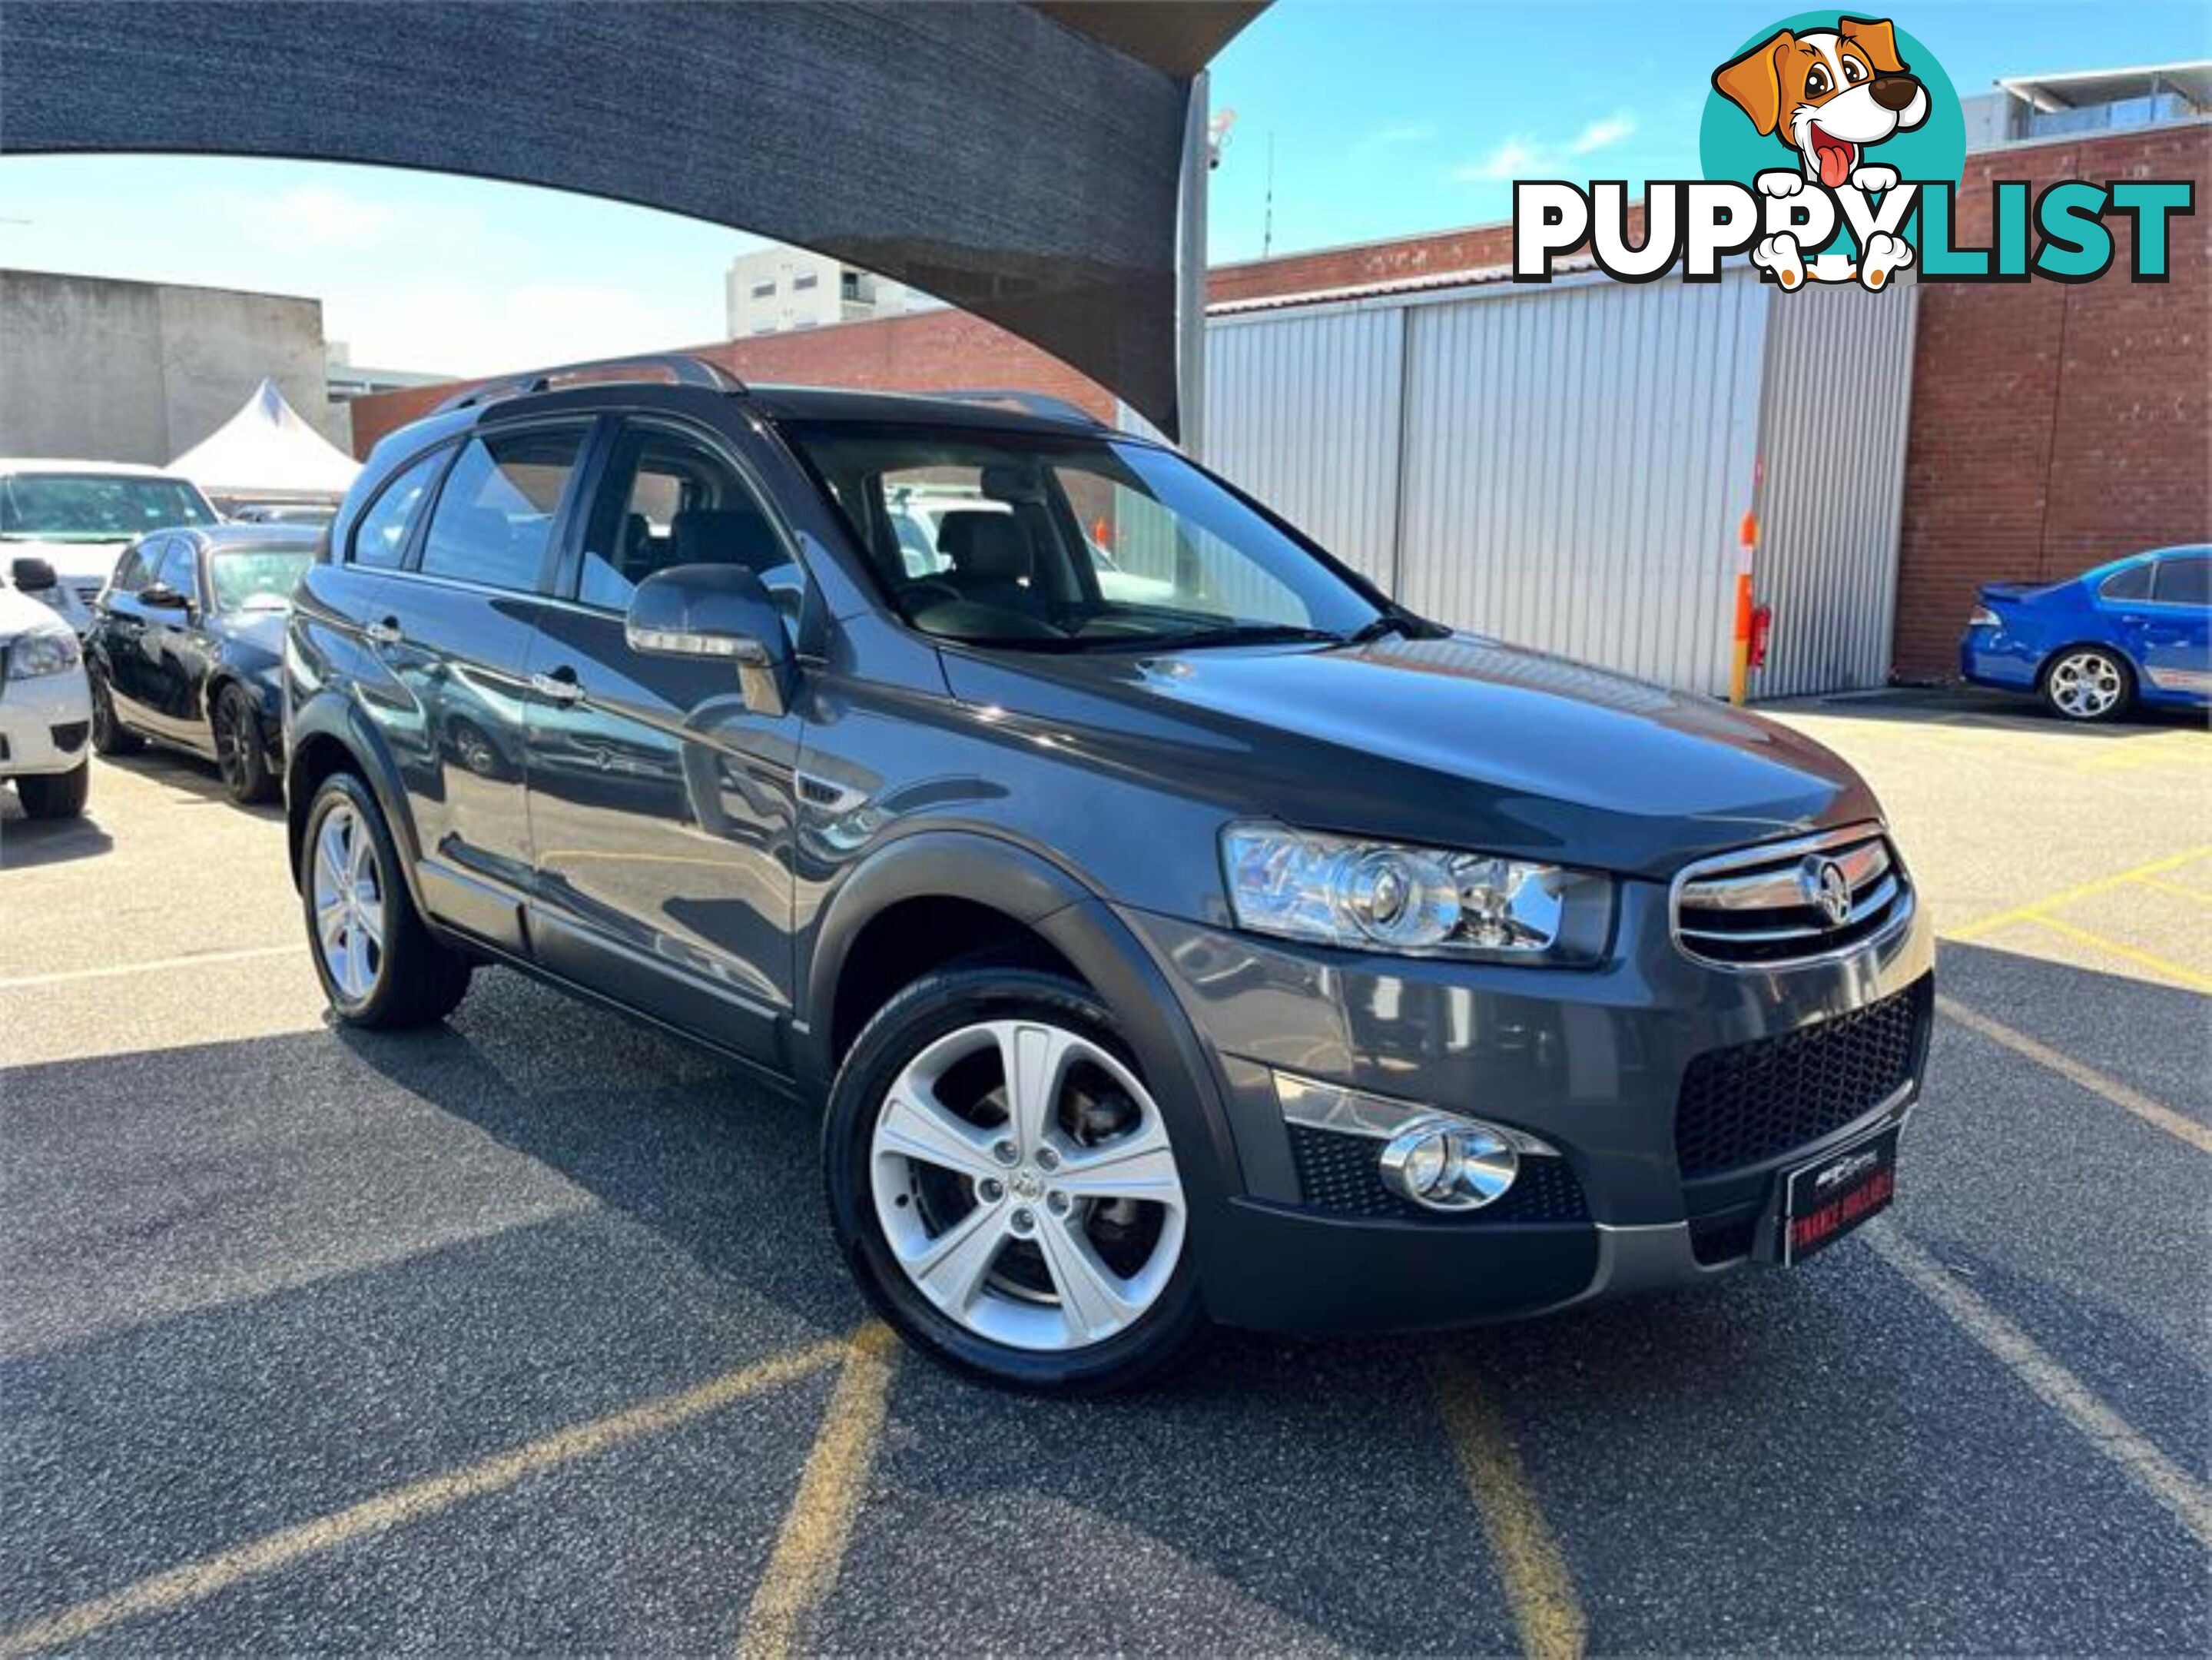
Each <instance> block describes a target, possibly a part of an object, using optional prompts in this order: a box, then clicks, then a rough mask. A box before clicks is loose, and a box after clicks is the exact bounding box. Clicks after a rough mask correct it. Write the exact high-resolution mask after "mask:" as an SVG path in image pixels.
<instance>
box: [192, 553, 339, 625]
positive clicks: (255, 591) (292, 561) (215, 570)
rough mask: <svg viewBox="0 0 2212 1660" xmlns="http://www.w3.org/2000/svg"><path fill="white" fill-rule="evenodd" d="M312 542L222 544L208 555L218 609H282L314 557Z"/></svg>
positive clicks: (210, 577) (210, 575)
mask: <svg viewBox="0 0 2212 1660" xmlns="http://www.w3.org/2000/svg"><path fill="white" fill-rule="evenodd" d="M314 556H315V550H314V549H313V547H312V546H307V547H291V548H225V549H218V550H216V552H215V553H213V554H211V555H210V556H209V558H208V583H209V586H210V587H212V588H213V589H214V591H215V608H216V610H217V611H282V610H283V609H284V608H285V607H287V606H288V605H290V604H291V603H292V590H293V589H294V588H295V587H299V585H300V578H301V575H303V574H304V573H305V572H306V570H307V566H308V564H309V562H311V561H312V560H313V558H314Z"/></svg>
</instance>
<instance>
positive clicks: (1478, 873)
mask: <svg viewBox="0 0 2212 1660" xmlns="http://www.w3.org/2000/svg"><path fill="white" fill-rule="evenodd" d="M1221 852H1222V863H1223V865H1224V866H1225V869H1226V872H1227V876H1228V882H1229V905H1230V909H1231V911H1232V912H1233V913H1234V914H1235V915H1236V918H1237V926H1238V927H1243V928H1249V929H1250V930H1252V931H1253V932H1254V933H1273V934H1279V935H1281V936H1282V937H1283V938H1285V939H1307V940H1311V941H1313V942H1315V943H1316V944H1319V945H1326V946H1354V947H1360V948H1365V949H1376V948H1380V949H1382V950H1384V951H1395V952H1407V953H1409V954H1417V955H1421V956H1437V957H1456V958H1472V959H1475V960H1479V961H1486V962H1510V963H1528V964H1583V963H1594V962H1596V961H1597V960H1598V958H1600V957H1601V956H1602V955H1603V954H1604V952H1605V944H1606V936H1607V933H1608V932H1609V931H1610V929H1611V927H1612V921H1613V885H1612V883H1611V882H1610V881H1609V880H1608V879H1607V878H1605V877H1603V876H1600V875H1597V874H1595V873H1592V872H1589V871H1576V870H1568V869H1565V868H1563V867H1562V866H1558V865H1533V864H1526V863H1523V862H1522V861H1521V860H1513V859H1499V858H1496V857H1493V856H1492V855H1491V854H1481V853H1452V852H1447V851H1444V850H1443V849H1440V848H1414V847H1403V846H1400V845H1398V844H1397V843H1395V842H1363V841H1356V840H1352V839H1351V838H1349V837H1346V836H1320V835H1315V834H1312V833H1310V832H1308V831H1304V830H1291V829H1289V828H1287V827H1285V826H1284V825H1281V824H1231V825H1230V826H1229V828H1228V829H1226V830H1224V831H1223V832H1222V835H1221Z"/></svg>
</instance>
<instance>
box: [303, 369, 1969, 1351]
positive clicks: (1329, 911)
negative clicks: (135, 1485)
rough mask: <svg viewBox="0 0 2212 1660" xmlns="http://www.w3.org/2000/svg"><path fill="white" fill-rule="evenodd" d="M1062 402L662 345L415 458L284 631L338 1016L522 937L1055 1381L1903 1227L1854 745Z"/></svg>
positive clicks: (581, 373)
mask: <svg viewBox="0 0 2212 1660" xmlns="http://www.w3.org/2000/svg"><path fill="white" fill-rule="evenodd" d="M1034 403H1035V400H1020V399H1014V398H1003V397H1002V398H983V399H981V400H974V399H971V400H969V401H958V400H954V399H949V398H906V397H890V396H878V395H866V394H859V393H851V392H822V391H800V390H790V389H782V388H772V387H746V386H742V385H740V384H738V382H737V381H735V380H732V379H730V378H729V377H728V376H726V375H725V374H722V373H721V372H720V371H719V370H717V369H714V368H711V367H710V366H708V365H707V364H705V363H703V362H697V361H696V360H690V359H681V358H678V359H659V360H647V361H641V362H636V363H631V364H625V365H587V366H582V367H581V368H579V369H576V370H552V371H546V372H544V373H542V374H536V375H532V376H527V377H524V378H522V379H520V380H515V381H512V382H508V383H504V384H501V385H498V386H489V387H485V388H481V389H479V390H477V391H476V392H471V393H469V394H467V395H465V396H464V397H461V398H458V399H456V400H454V401H453V402H452V403H450V404H447V406H446V407H444V408H442V409H441V410H439V411H437V412H436V413H435V414H433V415H431V416H430V417H428V418H426V419H424V420H422V421H421V422H419V423H416V424H415V425H412V426H410V427H408V428H406V429H404V430H402V431H399V432H397V433H394V434H393V435H391V436H390V437H388V438H387V439H386V440H385V441H384V442H383V443H381V444H380V446H378V447H377V449H376V452H375V453H374V455H373V456H372V457H371V458H370V459H369V462H368V466H367V467H366V469H365V470H364V471H363V472H362V476H361V479H360V482H359V483H358V484H357V485H356V488H355V489H354V490H353V491H352V493H351V494H350V495H349V496H348V498H347V500H346V502H345V505H344V507H343V509H342V510H341V511H340V513H339V514H338V516H337V520H336V521H335V523H334V524H333V526H332V527H331V533H330V539H329V542H328V545H327V550H326V551H325V553H324V554H323V555H322V556H319V558H318V560H317V562H315V563H314V564H313V566H312V567H311V568H310V569H309V571H308V574H307V577H306V579H305V581H303V583H302V585H301V589H300V592H299V594H298V597H297V600H296V605H295V611H294V614H293V617H292V621H291V624H290V634H289V640H288V642H287V648H286V652H285V664H286V676H287V687H286V737H287V743H288V753H287V783H288V794H289V802H290V809H289V811H290V821H291V848H292V857H293V864H294V869H295V874H296V876H297V878H298V880H299V885H300V889H301V895H302V898H303V903H304V906H305V909H306V915H307V927H308V930H309V933H310V934H311V936H312V939H313V946H314V957H315V963H316V965H317V968H318V970H319V972H320V974H321V976H322V979H323V982H324V984H325V988H326V989H327V991H328V994H329V996H330V1000H331V1006H332V1008H333V1009H334V1010H335V1011H336V1012H337V1016H338V1018H341V1019H342V1020H344V1021H347V1022H349V1023H352V1024H355V1025H362V1026H376V1027H392V1026H404V1025H416V1024H419V1023H424V1022H429V1021H435V1020H437V1019H440V1018H442V1017H443V1016H445V1015H446V1014H447V1012H449V1011H451V1010H452V1009H453V1006H455V1005H456V1004H457V1003H458V1002H459V1000H460V999H461V996H462V994H463V993H464V991H465V988H466V987H467V984H468V980H469V976H470V974H471V970H473V969H474V968H475V967H476V966H477V965H478V964H505V965H508V966H512V967H514V968H519V969H521V970H526V971H528V972H530V973H532V974H535V975H538V976H541V977H543V978H544V979H546V980H548V981H550V982H552V983H554V984H556V985H557V986H560V987H562V988H566V989H568V990H570V991H573V992H575V993H578V994H582V995H586V996H589V997H593V998H596V999H599V1000H602V1001H605V1002H607V1003H610V1004H612V1005H615V1006H618V1007H620V1008H622V1009H623V1010H626V1011H628V1012H630V1013H632V1014H634V1015H636V1016H640V1017H641V1018H646V1019H647V1020H651V1021H654V1022H657V1023H659V1024H660V1025H664V1026H666V1027H668V1028H671V1029H672V1030H674V1031H678V1032H681V1033H683V1034H684V1035H685V1036H687V1037H691V1038H695V1039H697V1040H699V1041H701V1042H702V1043H708V1044H711V1045H712V1046H714V1048H715V1049H718V1050H720V1051H721V1052H722V1053H724V1054H725V1055H728V1056H730V1057H732V1059H733V1060H734V1061H737V1062H738V1063H739V1064H740V1065H742V1066H744V1067H749V1068H750V1069H751V1070H752V1071H753V1072H755V1073H757V1074H758V1075H759V1076H760V1077H761V1078H762V1079H765V1080H768V1081H769V1082H771V1083H773V1084H775V1085H778V1086H780V1087H781V1088H784V1089H786V1090H789V1091H795V1092H797V1093H799V1094H800V1095H801V1096H802V1097H804V1098H806V1099H810V1100H822V1101H824V1102H826V1107H825V1110H824V1111H823V1121H822V1125H823V1128H822V1151H823V1166H824V1174H825V1177H826V1180H827V1185H828V1192H829V1217H830V1222H831V1225H832V1226H833V1227H834V1229H835V1230H836V1236H837V1237H838V1239H839V1241H840V1242H841V1243H842V1247H843V1249H844V1250H845V1252H846V1254H847V1256H848V1258H849V1261H850V1262H851V1266H852V1268H853V1272H854V1275H855V1277H856V1278H857V1279H858V1280H859V1282H860V1285H861V1286H863V1287H864V1288H865V1290H866V1293H867V1294H868V1296H869V1297H870V1298H872V1299H873V1300H874V1302H875V1303H876V1304H877V1305H878V1306H879V1307H880V1308H881V1310H883V1312H884V1314H885V1316H887V1317H888V1318H890V1320H891V1321H892V1322H894V1323H896V1325H897V1327H898V1328H899V1329H900V1330H902V1332H903V1333H905V1334H906V1335H907V1336H908V1338H909V1339H911V1340H913V1341H915V1342H916V1343H918V1344H920V1345H921V1347H924V1348H926V1349H928V1350H930V1351H932V1352H933V1353H936V1354H938V1355H939V1356H942V1357H944V1358H945V1359H950V1360H951V1361H953V1362H956V1363H957V1364H959V1365H964V1366H967V1367H969V1368H971V1369H973V1370H975V1371H980V1372H982V1373H985V1374H987V1375H988V1376H990V1377H994V1378H997V1379H1000V1380H1003V1381H1006V1382H1011V1383H1018V1384H1021V1385H1024V1386H1028V1387H1031V1388H1037V1389H1085V1388H1097V1387H1103V1386H1106V1385H1109V1384H1114V1383H1125V1382H1127V1381H1129V1380H1131V1379H1133V1378H1134V1377H1139V1376H1141V1375H1143V1374H1145V1373H1146V1372H1149V1371H1152V1370H1153V1369H1155V1368H1156V1367H1158V1366H1159V1365H1162V1364H1163V1363H1164V1362H1165V1361H1166V1360H1168V1359H1170V1358H1171V1357H1172V1356H1174V1355H1175V1354H1176V1353H1177V1352H1178V1351H1179V1350H1181V1349H1182V1347H1184V1346H1185V1345H1186V1343H1187V1342H1188V1341H1189V1340H1190V1339H1191V1338H1192V1337H1193V1336H1194V1335H1195V1334H1197V1333H1198V1332H1199V1331H1200V1329H1202V1328H1203V1327H1204V1325H1205V1324H1206V1323H1207V1322H1208V1321H1209V1320H1212V1321H1218V1322H1222V1323H1230V1324H1234V1325H1239V1326H1246V1327H1255V1328H1261V1329H1275V1330H1289V1331H1300V1332H1337V1331H1351V1330H1380V1329H1415V1328H1426V1327H1439V1326H1448V1325H1452V1324H1456V1323H1468V1322H1472V1321H1479V1320H1486V1319H1492V1318H1497V1317H1500V1316H1515V1315H1523V1314H1529V1313H1534V1312H1537V1311H1540V1310H1550V1309H1558V1308H1561V1307H1565V1306H1567V1305H1569V1304H1577V1303H1580V1302H1583V1301H1587V1300H1589V1299H1591V1298H1599V1297H1604V1296H1609V1295H1613V1294H1614V1293H1617V1292H1625V1291H1629V1290H1638V1289H1643V1288H1645V1287H1650V1286H1668V1285H1680V1284H1685V1283H1690V1282H1695V1281H1699V1280H1705V1279H1708V1278H1711V1277H1714V1276H1717V1275H1718V1274H1722V1273H1723V1272H1725V1271H1728V1270H1730V1269H1733V1268H1737V1267H1739V1266H1741V1265H1742V1264H1744V1263H1745V1262H1772V1263H1786V1262H1794V1261H1798V1260H1801V1259H1802V1258H1803V1257H1804V1256H1807V1255H1808V1254H1809V1253H1810V1252H1812V1251H1814V1250H1818V1249H1820V1248H1821V1247H1822V1246H1824V1245H1826V1243H1829V1242H1830V1241H1831V1240H1832V1239H1834V1238H1836V1237H1840V1236H1841V1234H1843V1233H1844V1232H1845V1231H1848V1230H1849V1229H1850V1227H1852V1226H1853V1225H1856V1224H1857V1223H1858V1222H1859V1221H1861V1220H1863V1219H1864V1218H1865V1217H1867V1216H1869V1215H1871V1214H1872V1213H1874V1212H1875V1211H1877V1210H1879V1209H1881V1207H1882V1206H1883V1205H1884V1204H1886V1203H1887V1201H1888V1198H1889V1195H1890V1192H1891V1189H1892V1184H1893V1181H1894V1167H1895V1160H1896V1146H1897V1137H1898V1131H1899V1126H1900V1124H1901V1122H1902V1121H1903V1118H1904V1116H1905V1111H1906V1110H1907V1108H1908V1107H1909V1106H1910V1105H1911V1103H1912V1101H1913V1100H1914V1099H1915V1098H1916V1096H1917V1091H1918V1088H1919V1080H1920V1074H1921V1069H1922V1063H1923V1057H1924V1055H1925V1053H1926V1049H1927V1035H1928V1028H1929V1018H1930V1007H1931V1003H1932V982H1931V979H1930V968H1931V963H1932V959H1933V947H1932V944H1931V938H1930V933H1929V927H1928V925H1927V923H1926V921H1925V919H1924V918H1923V916H1922V915H1920V913H1919V910H1918V908H1917V903H1916V898H1915V894H1914V891H1913V887H1912V885H1911V880H1910V879H1909V878H1908V876H1907V874H1906V872H1905V867H1904V866H1903V864H1902V863H1901V862H1900V860H1899V855H1898V852H1897V849H1896V848H1895V846H1894V845H1893V842H1892V841H1891V839H1890V837H1889V836H1888V834H1887V830H1885V828H1884V826H1883V824H1882V821H1881V812H1880V809H1879V808H1878V807H1877V806H1876V804H1875V801H1874V800H1873V798H1872V797H1871V796H1870V795H1869V793H1868V791H1867V789H1866V787H1864V785H1863V784H1862V783H1861V782H1860V781H1859V780H1858V779H1857V777H1856V776H1855V775H1853V774H1852V773H1851V771H1850V769H1849V768H1847V767H1845V766H1844V764H1843V763H1841V762H1839V761H1838V760H1837V759H1836V757H1833V756H1832V755H1830V754H1828V753H1827V752H1826V751H1824V750H1822V749H1821V748H1820V747H1819V746H1818V745H1814V744H1813V743H1811V742H1809V741H1808V740H1807V739H1803V738H1802V737H1799V736H1796V734H1794V733H1790V732H1788V731H1785V730H1784V729H1783V728H1781V727H1777V726H1772V725H1770V724H1768V723H1767V722H1765V721H1761V720H1759V719H1757V718H1754V717H1753V716H1750V715H1746V714H1740V713H1737V712H1735V711H1733V710H1730V709H1728V708H1723V707H1720V706H1717V705H1716V704H1714V703H1712V702H1708V701H1706V700H1705V699H1703V698H1700V697H1693V696H1682V695H1678V694H1676V693H1674V692H1669V691H1667V690H1662V689H1660V688H1658V687H1656V686H1650V685H1645V684H1638V683H1637V682H1634V681H1631V680H1626V679H1622V678H1617V677H1615V676H1613V675H1610V674H1604V673H1600V672H1595V671H1593V670H1591V669H1589V668H1585V667H1581V666H1577V665H1575V664H1572V663H1569V662H1564V661H1561V660H1558V659H1555V658H1550V657H1544V656H1539V655H1534V654H1530V653H1528V652H1523V651H1517V650H1514V649H1512V648H1509V647H1506V646H1503V645H1500V644H1498V643H1497V642H1493V641H1490V640H1485V639H1480V638H1474V637H1470V636H1468V635H1455V634H1453V633H1451V632H1449V631H1448V630H1446V629H1443V628H1440V627H1437V626H1436V625H1434V624H1432V623H1427V622H1425V621H1423V620H1422V619H1420V618H1419V617H1415V616H1413V615H1412V614H1410V613H1408V612H1407V611H1404V610H1402V609H1401V608H1400V607H1399V606H1397V605H1394V604H1393V603H1392V602H1391V601H1390V600H1389V599H1387V598H1385V597H1384V596H1383V594H1381V593H1377V592H1376V590H1375V589H1374V588H1373V587H1370V585H1369V584H1368V583H1366V582H1365V581H1362V580H1361V579H1360V578H1359V577H1358V576H1357V575H1354V574H1353V573H1352V572H1351V571H1349V570H1347V569H1346V568H1345V567H1344V566H1343V565H1341V564H1340V563H1339V562H1337V561H1336V560H1334V559H1333V558H1332V557H1330V556H1329V555H1328V553H1327V552H1325V551H1324V550H1322V549H1320V548H1318V547H1316V546H1315V545H1314V544H1312V543H1311V542H1310V541H1309V540H1307V539H1306V538H1304V537H1303V536H1302V535H1300V534H1299V533H1298V532H1297V530H1295V529H1294V528H1292V527H1291V526H1289V525H1287V524H1285V523H1284V522H1283V521H1282V520H1279V519H1278V518H1276V517H1275V516H1274V515H1273V514H1270V513H1269V512H1268V511H1267V509H1266V508H1263V507H1261V505H1259V504H1258V503H1256V502H1253V501H1251V500H1249V498H1247V497H1246V496H1243V495H1242V494H1240V493H1239V492H1238V491H1237V490H1236V489H1233V488H1231V486H1229V485H1227V484H1226V483H1223V482H1222V481H1220V480H1219V479H1218V478H1215V477H1212V476H1211V475H1210V474H1208V473H1206V472H1205V471H1202V470H1201V469H1200V468H1198V467H1196V466H1194V465H1191V464H1190V463H1189V462H1188V461H1187V460H1185V459H1182V457H1180V456H1179V455H1177V454H1176V453H1175V452H1173V451H1172V450H1170V449H1167V448H1164V447H1160V446H1158V445H1155V444H1152V443H1148V442H1146V441H1141V440H1139V439H1135V438H1131V437H1128V436H1126V435H1121V434H1117V433H1115V432H1112V431H1110V430H1108V429H1103V428H1102V427H1100V426H1098V425H1097V424H1095V423H1092V422H1091V421H1090V420H1088V419H1087V418H1085V417H1082V416H1081V415H1079V414H1078V413H1076V412H1074V411H1070V410H1062V411H1060V412H1057V413H1055V412H1052V411H1049V410H1042V409H1040V408H1037V407H1034V406H1029V405H1033V404H1034ZM1015 405H1024V406H1021V407H1017V406H1015ZM917 494H927V496H929V497H930V498H931V499H932V500H933V501H937V502H941V503H949V504H950V505H948V506H947V507H946V508H945V511H944V512H942V513H941V514H938V515H936V517H935V518H934V519H933V521H932V525H931V533H932V535H933V537H934V538H935V541H936V549H935V551H936V552H937V553H938V554H939V556H941V557H939V559H936V560H933V561H929V562H924V564H923V567H922V569H923V570H924V572H925V573H926V574H922V575H916V574H915V570H916V562H915V561H914V559H913V558H912V557H911V550H910V549H908V548H905V547H902V534H904V535H907V536H908V538H909V539H910V535H911V526H906V525H902V524H901V523H896V522H894V519H895V514H894V511H893V504H894V503H896V502H900V501H902V500H912V499H914V497H915V496H916V495H917Z"/></svg>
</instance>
